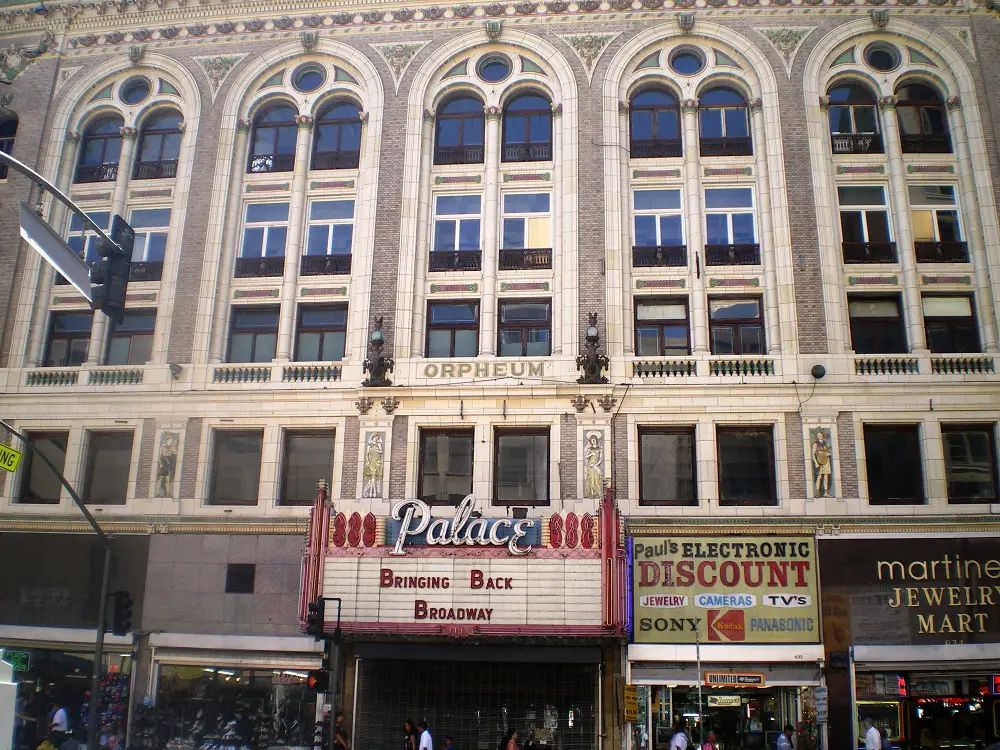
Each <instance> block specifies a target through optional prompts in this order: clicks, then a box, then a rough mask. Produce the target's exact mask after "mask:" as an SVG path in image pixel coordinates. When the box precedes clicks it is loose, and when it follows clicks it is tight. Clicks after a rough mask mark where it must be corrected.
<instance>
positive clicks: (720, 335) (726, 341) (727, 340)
mask: <svg viewBox="0 0 1000 750" xmlns="http://www.w3.org/2000/svg"><path fill="white" fill-rule="evenodd" d="M735 333H736V332H735V330H734V329H733V327H732V326H716V325H713V326H712V354H733V353H734V352H735V350H736V339H735Z"/></svg>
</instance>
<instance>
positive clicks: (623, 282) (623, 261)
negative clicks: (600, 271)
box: [607, 101, 635, 357]
mask: <svg viewBox="0 0 1000 750" xmlns="http://www.w3.org/2000/svg"><path fill="white" fill-rule="evenodd" d="M628 116H629V106H628V102H622V101H619V102H618V143H620V144H625V146H624V154H623V153H622V150H623V149H618V158H619V160H620V161H619V164H620V165H621V167H620V168H619V170H618V185H619V188H618V189H619V195H618V209H619V213H620V214H621V229H620V231H619V233H618V234H619V237H618V242H619V244H620V247H621V252H620V253H618V258H617V261H616V262H617V263H618V264H619V266H620V267H619V269H618V271H619V279H620V285H619V288H618V293H619V297H620V299H619V304H618V305H609V306H608V334H609V335H608V343H609V345H610V343H611V336H610V333H611V331H612V330H618V331H619V332H620V333H619V334H618V335H619V336H621V343H622V354H623V355H624V356H626V357H633V356H635V312H634V302H633V300H634V299H635V289H634V287H633V281H632V222H633V221H634V219H633V217H632V193H631V191H630V189H629V188H630V187H631V174H630V173H629V169H630V167H629V152H628V142H629V117H628ZM608 260H609V265H608V269H607V271H608V276H609V277H610V276H611V273H612V270H613V269H612V266H611V262H613V261H614V259H612V258H609V259H608ZM613 288H614V285H613V284H611V283H609V284H608V289H613ZM616 307H617V308H618V311H617V312H616V311H615V308H616ZM616 316H617V317H616ZM608 348H609V351H608V354H611V355H612V356H614V355H613V354H612V353H611V351H610V346H609V347H608Z"/></svg>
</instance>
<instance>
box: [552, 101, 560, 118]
mask: <svg viewBox="0 0 1000 750" xmlns="http://www.w3.org/2000/svg"><path fill="white" fill-rule="evenodd" d="M552 116H553V117H562V104H553V105H552Z"/></svg>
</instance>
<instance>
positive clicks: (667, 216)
mask: <svg viewBox="0 0 1000 750" xmlns="http://www.w3.org/2000/svg"><path fill="white" fill-rule="evenodd" d="M633 205H634V209H635V215H634V229H635V234H634V237H633V241H632V245H633V247H678V246H681V245H683V244H684V214H683V213H682V211H681V191H680V190H636V191H635V193H633Z"/></svg>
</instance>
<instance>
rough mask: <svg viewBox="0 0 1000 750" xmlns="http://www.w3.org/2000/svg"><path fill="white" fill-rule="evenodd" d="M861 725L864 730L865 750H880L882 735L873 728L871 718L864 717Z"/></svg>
mask: <svg viewBox="0 0 1000 750" xmlns="http://www.w3.org/2000/svg"><path fill="white" fill-rule="evenodd" d="M861 723H862V726H863V727H864V729H865V750H882V735H881V734H879V731H878V730H877V729H876V728H875V721H874V720H873V719H872V717H871V716H866V717H865V718H864V719H863V720H862V722H861Z"/></svg>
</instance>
